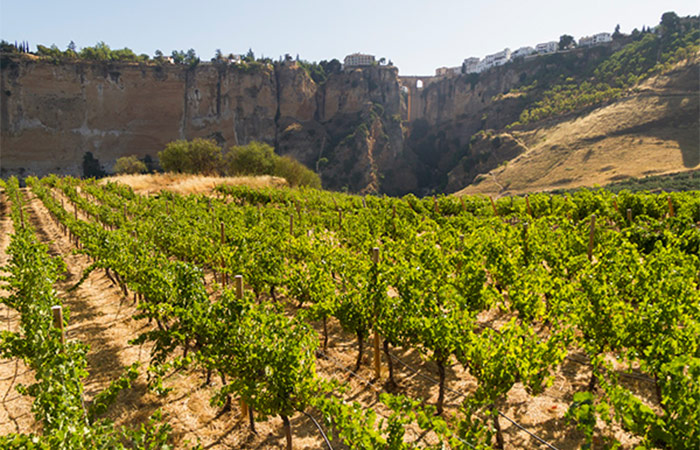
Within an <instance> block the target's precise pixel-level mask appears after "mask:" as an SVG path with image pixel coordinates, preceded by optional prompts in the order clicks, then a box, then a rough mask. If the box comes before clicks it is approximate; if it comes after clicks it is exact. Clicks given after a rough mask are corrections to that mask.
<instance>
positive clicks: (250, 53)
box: [243, 48, 255, 62]
mask: <svg viewBox="0 0 700 450" xmlns="http://www.w3.org/2000/svg"><path fill="white" fill-rule="evenodd" d="M243 59H244V60H245V61H246V62H255V53H253V49H252V48H249V49H248V53H246V55H245V58H243Z"/></svg>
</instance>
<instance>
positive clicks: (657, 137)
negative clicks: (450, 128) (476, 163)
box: [450, 57, 700, 196]
mask: <svg viewBox="0 0 700 450" xmlns="http://www.w3.org/2000/svg"><path fill="white" fill-rule="evenodd" d="M698 61H699V60H698V58H697V57H696V58H695V59H693V60H692V61H691V62H689V63H686V64H683V65H680V66H679V67H677V68H675V69H674V70H672V71H670V72H667V73H665V74H663V75H660V76H656V77H653V78H651V79H649V80H647V81H645V82H643V83H642V84H640V85H639V86H638V89H637V92H636V93H635V94H633V95H630V96H627V97H625V98H622V99H620V100H617V101H615V102H612V103H611V104H608V105H606V106H603V107H600V108H596V109H594V110H592V111H590V112H587V113H585V114H581V115H577V116H574V117H571V118H568V119H566V120H561V121H559V122H556V123H550V124H547V125H543V126H541V127H539V128H536V129H533V130H529V131H513V132H512V133H504V135H505V136H509V137H511V138H512V139H513V140H515V141H517V142H519V143H520V144H521V145H520V147H519V150H520V152H519V154H518V155H517V156H515V157H514V158H513V159H510V160H509V161H508V162H507V163H502V164H501V165H500V166H499V167H497V168H495V169H493V170H491V171H489V172H488V173H487V174H485V175H481V176H479V178H478V179H477V180H476V181H475V182H474V183H473V184H472V185H470V186H467V187H466V188H465V189H463V190H461V191H460V192H459V194H467V193H471V194H473V193H482V194H489V195H496V196H501V195H508V194H517V193H524V192H531V191H542V190H553V189H569V188H575V187H580V186H594V185H601V186H602V185H605V184H608V183H611V182H614V181H619V180H623V179H626V178H629V177H643V176H646V175H652V174H656V175H658V174H665V173H674V172H679V171H685V170H692V169H697V168H699V167H700V142H699V136H700V129H699V123H698V118H699V108H700V105H699V104H698ZM493 139H495V136H494V137H493V138H491V139H485V140H484V142H483V143H482V145H483V146H489V145H490V146H492V145H493V142H492V141H493ZM501 139H502V138H501ZM464 173H465V172H464V171H463V170H455V171H453V172H452V173H451V174H450V176H451V182H452V183H458V180H459V178H460V176H462V177H463V176H464Z"/></svg>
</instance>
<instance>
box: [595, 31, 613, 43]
mask: <svg viewBox="0 0 700 450" xmlns="http://www.w3.org/2000/svg"><path fill="white" fill-rule="evenodd" d="M606 42H612V35H611V34H610V33H598V34H594V35H593V45H598V44H605V43H606Z"/></svg>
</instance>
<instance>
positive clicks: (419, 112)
mask: <svg viewBox="0 0 700 450" xmlns="http://www.w3.org/2000/svg"><path fill="white" fill-rule="evenodd" d="M438 79H439V78H438V77H434V76H430V75H428V76H423V77H421V76H405V77H402V76H400V77H399V83H400V84H401V90H402V91H403V92H406V94H407V98H406V117H404V118H403V119H404V120H406V121H408V122H410V121H412V120H416V119H420V118H421V117H423V111H424V109H425V105H424V102H423V96H422V95H421V94H422V90H423V89H425V88H426V87H428V86H430V85H431V84H432V83H434V82H435V81H436V80H438Z"/></svg>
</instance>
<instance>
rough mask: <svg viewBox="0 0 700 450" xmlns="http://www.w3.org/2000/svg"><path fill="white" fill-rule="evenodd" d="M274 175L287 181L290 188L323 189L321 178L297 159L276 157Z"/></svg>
mask: <svg viewBox="0 0 700 450" xmlns="http://www.w3.org/2000/svg"><path fill="white" fill-rule="evenodd" d="M273 175H276V176H278V177H282V178H284V179H286V180H287V182H288V183H289V185H290V186H292V187H294V186H308V187H312V188H316V189H321V178H320V177H319V176H318V174H317V173H315V172H314V171H313V170H311V169H309V168H308V167H306V166H305V165H303V164H302V163H300V162H299V161H297V160H296V159H293V158H290V157H289V156H277V155H275V165H274V171H273Z"/></svg>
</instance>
